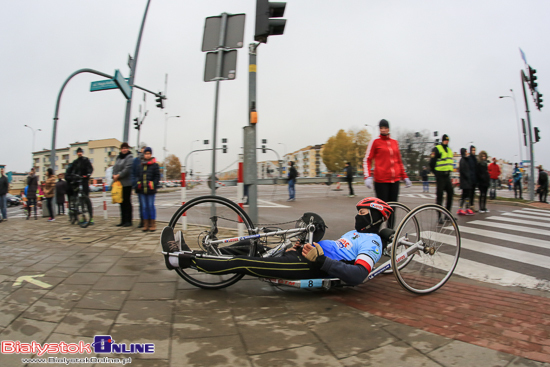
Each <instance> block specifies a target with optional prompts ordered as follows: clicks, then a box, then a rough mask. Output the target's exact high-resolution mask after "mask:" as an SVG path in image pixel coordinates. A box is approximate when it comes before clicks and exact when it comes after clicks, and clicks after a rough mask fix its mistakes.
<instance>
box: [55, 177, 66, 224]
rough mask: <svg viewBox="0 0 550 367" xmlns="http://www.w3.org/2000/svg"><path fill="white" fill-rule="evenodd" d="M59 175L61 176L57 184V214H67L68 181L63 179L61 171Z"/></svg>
mask: <svg viewBox="0 0 550 367" xmlns="http://www.w3.org/2000/svg"><path fill="white" fill-rule="evenodd" d="M57 177H58V178H59V181H57V182H56V184H55V202H56V203H57V215H65V194H66V193H67V181H65V180H64V179H63V173H60V174H59V175H57Z"/></svg>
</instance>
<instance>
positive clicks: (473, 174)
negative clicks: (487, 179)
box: [468, 145, 478, 210]
mask: <svg viewBox="0 0 550 367" xmlns="http://www.w3.org/2000/svg"><path fill="white" fill-rule="evenodd" d="M468 164H469V166H470V182H471V183H472V189H471V190H470V209H472V210H474V199H475V197H476V188H477V187H478V182H477V181H478V180H477V157H476V147H474V146H473V145H470V156H469V157H468Z"/></svg>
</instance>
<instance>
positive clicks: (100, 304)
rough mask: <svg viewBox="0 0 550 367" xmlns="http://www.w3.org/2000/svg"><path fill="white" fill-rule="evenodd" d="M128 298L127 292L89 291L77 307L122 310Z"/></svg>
mask: <svg viewBox="0 0 550 367" xmlns="http://www.w3.org/2000/svg"><path fill="white" fill-rule="evenodd" d="M127 296H128V292H127V291H93V290H91V291H89V292H88V293H87V294H86V295H85V296H84V297H82V299H81V300H80V302H78V304H77V307H79V308H93V309H98V310H120V308H121V306H122V303H123V302H124V301H125V300H126V297H127Z"/></svg>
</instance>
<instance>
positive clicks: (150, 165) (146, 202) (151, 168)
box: [134, 147, 160, 232]
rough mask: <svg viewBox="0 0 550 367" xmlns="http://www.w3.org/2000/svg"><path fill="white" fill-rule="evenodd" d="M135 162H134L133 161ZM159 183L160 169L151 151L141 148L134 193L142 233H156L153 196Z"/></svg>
mask: <svg viewBox="0 0 550 367" xmlns="http://www.w3.org/2000/svg"><path fill="white" fill-rule="evenodd" d="M134 162H135V160H134ZM159 181H160V168H159V165H158V163H157V161H156V160H155V158H153V150H152V149H151V148H149V147H146V148H143V161H141V165H140V167H139V171H138V175H137V181H136V192H137V193H138V196H139V201H140V206H139V208H140V211H141V218H143V232H147V231H151V232H154V231H156V229H157V227H156V223H155V220H156V218H157V213H156V210H155V194H156V192H157V187H158V185H159Z"/></svg>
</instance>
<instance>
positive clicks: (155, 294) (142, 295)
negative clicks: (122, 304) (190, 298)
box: [128, 282, 176, 300]
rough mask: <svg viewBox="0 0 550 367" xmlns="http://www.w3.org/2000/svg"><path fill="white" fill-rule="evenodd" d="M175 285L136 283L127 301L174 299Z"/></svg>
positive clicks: (171, 283)
mask: <svg viewBox="0 0 550 367" xmlns="http://www.w3.org/2000/svg"><path fill="white" fill-rule="evenodd" d="M175 296H176V283H175V282H164V283H136V284H135V285H134V287H133V289H132V291H131V292H130V295H129V296H128V299H142V300H157V299H175Z"/></svg>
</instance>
